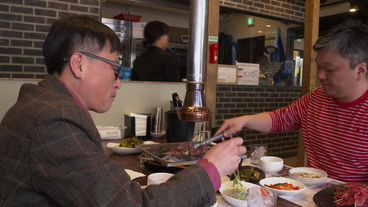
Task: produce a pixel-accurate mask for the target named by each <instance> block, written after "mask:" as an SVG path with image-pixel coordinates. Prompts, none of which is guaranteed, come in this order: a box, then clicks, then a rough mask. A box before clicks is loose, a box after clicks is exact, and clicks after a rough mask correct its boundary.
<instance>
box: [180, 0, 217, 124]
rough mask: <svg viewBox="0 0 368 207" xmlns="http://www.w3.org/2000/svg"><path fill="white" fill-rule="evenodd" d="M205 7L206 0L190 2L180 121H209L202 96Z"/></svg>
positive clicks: (205, 34)
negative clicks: (184, 86) (186, 60)
mask: <svg viewBox="0 0 368 207" xmlns="http://www.w3.org/2000/svg"><path fill="white" fill-rule="evenodd" d="M207 7H208V0H191V1H190V17H189V49H188V69H187V83H186V88H187V92H186V94H185V100H184V105H183V106H182V107H181V108H180V109H179V111H178V115H179V119H180V120H182V121H189V122H204V121H208V120H209V119H210V114H211V112H210V110H209V109H208V108H207V107H206V101H205V96H204V89H205V82H204V81H205V79H204V78H205V77H204V74H205V71H204V69H205V60H206V42H207V16H208V15H207Z"/></svg>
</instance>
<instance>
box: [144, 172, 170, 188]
mask: <svg viewBox="0 0 368 207" xmlns="http://www.w3.org/2000/svg"><path fill="white" fill-rule="evenodd" d="M172 176H174V174H172V173H166V172H159V173H151V174H150V175H148V177H147V186H149V185H158V184H160V183H164V182H166V181H167V180H168V179H170V178H171V177H172Z"/></svg>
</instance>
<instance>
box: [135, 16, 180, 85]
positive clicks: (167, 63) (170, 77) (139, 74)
mask: <svg viewBox="0 0 368 207" xmlns="http://www.w3.org/2000/svg"><path fill="white" fill-rule="evenodd" d="M168 34H169V26H167V24H165V23H163V22H159V21H153V22H149V23H147V25H146V27H145V28H144V38H145V39H146V40H145V41H144V42H143V44H144V47H146V48H147V50H146V51H145V52H143V53H142V55H140V56H139V57H137V58H136V59H135V60H134V65H133V70H132V76H131V80H135V81H169V82H178V81H179V71H180V63H179V60H178V58H177V57H176V55H175V54H174V53H173V52H172V51H171V50H170V49H168V48H167V44H168V43H169V35H168Z"/></svg>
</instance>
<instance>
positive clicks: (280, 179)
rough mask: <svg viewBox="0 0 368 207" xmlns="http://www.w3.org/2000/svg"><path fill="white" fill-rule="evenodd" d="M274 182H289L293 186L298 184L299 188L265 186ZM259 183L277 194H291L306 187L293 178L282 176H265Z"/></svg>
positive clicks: (299, 191)
mask: <svg viewBox="0 0 368 207" xmlns="http://www.w3.org/2000/svg"><path fill="white" fill-rule="evenodd" d="M276 183H290V184H292V185H293V186H294V187H296V186H298V187H299V190H278V189H275V188H270V187H267V186H265V185H271V184H276ZM259 184H260V185H261V186H263V187H265V188H267V189H270V190H273V191H275V192H276V193H277V195H278V196H293V195H296V194H299V193H301V192H303V191H304V190H305V189H306V186H305V185H304V184H303V183H301V182H299V181H297V180H293V179H290V178H283V177H272V178H265V179H262V180H260V181H259Z"/></svg>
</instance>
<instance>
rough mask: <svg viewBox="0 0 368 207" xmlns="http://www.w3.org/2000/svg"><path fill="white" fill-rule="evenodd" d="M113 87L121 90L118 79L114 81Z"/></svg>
mask: <svg viewBox="0 0 368 207" xmlns="http://www.w3.org/2000/svg"><path fill="white" fill-rule="evenodd" d="M115 84H116V85H115V87H116V88H117V89H120V88H121V82H120V80H119V78H118V79H116V81H115Z"/></svg>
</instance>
